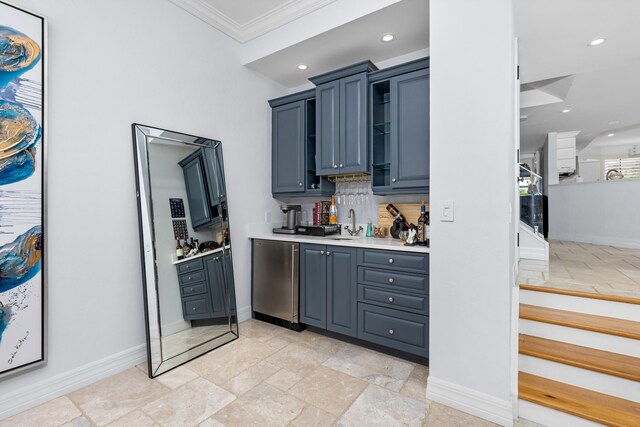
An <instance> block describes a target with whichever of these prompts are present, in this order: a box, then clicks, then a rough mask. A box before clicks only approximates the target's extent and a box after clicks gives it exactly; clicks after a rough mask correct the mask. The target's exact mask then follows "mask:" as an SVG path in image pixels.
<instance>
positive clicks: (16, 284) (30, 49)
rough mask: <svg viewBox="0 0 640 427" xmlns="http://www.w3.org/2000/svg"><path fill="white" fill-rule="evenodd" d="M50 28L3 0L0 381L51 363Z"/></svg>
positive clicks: (0, 9) (0, 54) (0, 29)
mask: <svg viewBox="0 0 640 427" xmlns="http://www.w3.org/2000/svg"><path fill="white" fill-rule="evenodd" d="M44 24H45V21H44V19H43V18H42V17H40V16H37V15H35V14H33V13H31V12H28V11H25V10H23V9H21V8H18V7H15V6H12V5H10V4H8V3H5V2H4V1H3V0H0V376H2V375H3V374H5V373H9V372H11V371H14V370H16V369H20V368H23V367H26V366H29V365H31V366H35V364H38V363H40V362H43V361H44V347H43V344H42V343H43V339H44V310H43V308H44V277H43V258H44V249H45V248H44V245H43V242H44V234H43V233H44V230H43V223H44V221H43V216H42V211H43V209H42V207H43V205H42V200H43V199H42V188H43V182H44V181H43V180H44V171H43V170H42V166H43V161H42V156H43V150H42V147H43V144H44V131H45V129H44V126H43V118H44V107H45V103H44V84H45V77H44V64H43V58H44V55H45V50H44Z"/></svg>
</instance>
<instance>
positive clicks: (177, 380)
mask: <svg viewBox="0 0 640 427" xmlns="http://www.w3.org/2000/svg"><path fill="white" fill-rule="evenodd" d="M196 378H198V374H196V373H195V372H193V371H192V370H191V369H189V368H187V367H186V366H178V367H177V368H175V369H172V370H171V371H169V372H166V373H164V374H162V375H160V376H158V377H156V378H155V379H156V381H158V382H159V383H161V384H163V385H164V386H166V387H169V388H170V389H171V390H175V389H177V388H178V387H180V386H181V385H183V384H186V383H188V382H189V381H191V380H194V379H196Z"/></svg>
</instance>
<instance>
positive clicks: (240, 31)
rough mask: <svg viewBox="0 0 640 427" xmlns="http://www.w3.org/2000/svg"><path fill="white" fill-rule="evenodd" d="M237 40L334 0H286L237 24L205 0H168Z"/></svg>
mask: <svg viewBox="0 0 640 427" xmlns="http://www.w3.org/2000/svg"><path fill="white" fill-rule="evenodd" d="M169 1H171V3H173V4H175V5H176V6H178V7H180V8H182V9H184V10H186V11H187V12H189V13H190V14H192V15H193V16H195V17H196V18H199V19H201V20H203V21H204V22H206V23H207V24H209V25H211V26H213V27H215V28H217V29H218V30H220V31H222V32H223V33H225V34H226V35H228V36H229V37H231V38H233V39H234V40H236V41H238V42H240V43H246V42H248V41H250V40H253V39H255V38H256V37H259V36H261V35H263V34H266V33H268V32H269V31H272V30H275V29H276V28H278V27H281V26H282V25H285V24H287V23H289V22H291V21H293V20H295V19H298V18H300V17H302V16H304V15H307V14H309V13H311V12H313V11H315V10H317V9H320V8H321V7H324V6H326V5H328V4H329V3H333V2H334V1H336V0H289V1H287V2H285V3H283V4H281V5H280V6H278V7H276V8H274V9H271V10H270V11H268V12H266V13H264V14H262V15H260V16H258V17H256V18H253V19H251V20H250V21H247V22H246V23H244V24H240V23H238V22H236V21H234V20H233V19H231V18H230V17H229V16H227V15H225V14H224V13H222V12H220V11H219V10H218V9H216V8H215V7H213V6H211V5H209V4H207V2H206V1H204V0H169Z"/></svg>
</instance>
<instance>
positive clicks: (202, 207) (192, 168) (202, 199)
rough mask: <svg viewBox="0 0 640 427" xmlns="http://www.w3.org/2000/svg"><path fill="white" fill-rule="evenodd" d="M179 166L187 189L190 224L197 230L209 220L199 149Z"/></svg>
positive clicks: (209, 213) (207, 199)
mask: <svg viewBox="0 0 640 427" xmlns="http://www.w3.org/2000/svg"><path fill="white" fill-rule="evenodd" d="M180 166H182V171H183V173H184V182H185V186H186V189H187V202H188V203H189V213H190V215H191V226H192V227H193V229H194V230H197V229H199V228H201V227H203V226H205V225H207V224H209V223H210V222H211V209H210V208H209V197H208V194H207V186H206V184H205V174H204V167H203V163H202V156H201V155H200V151H199V150H198V151H197V152H196V153H195V155H190V156H189V157H187V158H186V159H185V160H183V161H182V162H180Z"/></svg>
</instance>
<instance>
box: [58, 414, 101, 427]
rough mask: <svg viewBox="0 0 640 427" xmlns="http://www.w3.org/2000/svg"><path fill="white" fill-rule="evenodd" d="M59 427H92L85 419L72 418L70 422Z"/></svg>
mask: <svg viewBox="0 0 640 427" xmlns="http://www.w3.org/2000/svg"><path fill="white" fill-rule="evenodd" d="M60 427H93V424H91V421H89V420H88V419H87V418H86V417H84V416H82V417H78V418H74V419H72V420H71V421H69V422H67V423H64V424H61V425H60Z"/></svg>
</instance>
